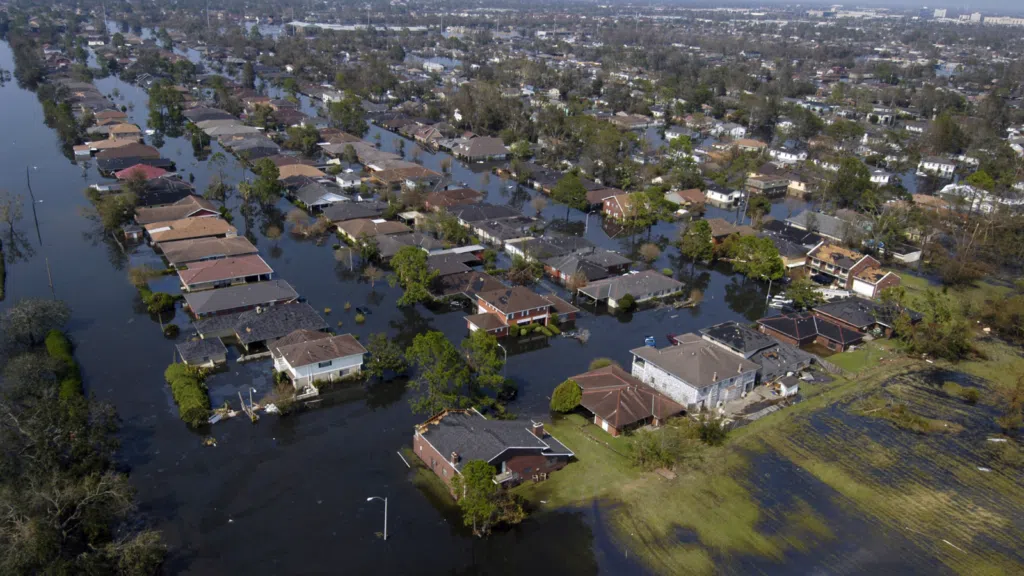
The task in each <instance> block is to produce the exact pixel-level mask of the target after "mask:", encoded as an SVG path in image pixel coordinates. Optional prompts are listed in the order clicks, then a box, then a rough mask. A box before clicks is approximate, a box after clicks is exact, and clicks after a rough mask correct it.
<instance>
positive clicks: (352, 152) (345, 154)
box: [341, 144, 359, 164]
mask: <svg viewBox="0 0 1024 576" xmlns="http://www.w3.org/2000/svg"><path fill="white" fill-rule="evenodd" d="M341 159H342V160H344V161H345V162H348V163H349V164H355V163H356V162H359V154H358V153H356V148H355V146H353V145H351V144H346V145H345V149H344V150H342V152H341Z"/></svg>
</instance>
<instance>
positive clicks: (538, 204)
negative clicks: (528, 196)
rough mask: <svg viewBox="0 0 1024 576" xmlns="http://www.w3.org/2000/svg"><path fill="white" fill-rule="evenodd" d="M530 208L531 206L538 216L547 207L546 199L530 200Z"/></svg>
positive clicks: (534, 198)
mask: <svg viewBox="0 0 1024 576" xmlns="http://www.w3.org/2000/svg"><path fill="white" fill-rule="evenodd" d="M530 206H533V209H534V210H536V211H537V216H540V213H541V212H543V211H544V209H545V208H547V206H548V199H547V198H545V197H543V196H534V197H533V200H530Z"/></svg>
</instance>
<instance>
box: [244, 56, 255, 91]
mask: <svg viewBox="0 0 1024 576" xmlns="http://www.w3.org/2000/svg"><path fill="white" fill-rule="evenodd" d="M242 87H243V88H248V89H250V90H252V89H253V88H255V87H256V70H254V69H253V67H252V62H246V63H245V64H244V65H242Z"/></svg>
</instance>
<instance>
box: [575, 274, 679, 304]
mask: <svg viewBox="0 0 1024 576" xmlns="http://www.w3.org/2000/svg"><path fill="white" fill-rule="evenodd" d="M682 290H683V283H682V282H680V281H678V280H676V279H675V278H670V277H668V276H665V275H664V274H662V273H661V272H658V271H656V270H643V271H641V272H632V273H629V274H626V275H624V276H616V277H613V278H605V279H603V280H597V281H594V282H591V283H589V284H587V285H586V286H585V287H583V288H581V289H580V293H581V294H585V295H586V296H588V297H590V298H591V299H592V300H594V301H595V302H599V301H602V300H606V301H607V302H608V307H609V308H617V307H618V306H619V302H620V301H621V300H622V298H624V297H625V296H626V295H627V294H629V295H631V296H632V297H633V301H634V302H637V303H640V302H646V301H647V300H653V299H655V298H665V297H667V296H671V295H673V294H678V293H680V292H682Z"/></svg>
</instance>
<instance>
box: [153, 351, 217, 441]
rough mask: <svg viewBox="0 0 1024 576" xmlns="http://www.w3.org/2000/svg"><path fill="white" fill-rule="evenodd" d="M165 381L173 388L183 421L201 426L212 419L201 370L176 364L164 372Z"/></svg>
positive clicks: (172, 393)
mask: <svg viewBox="0 0 1024 576" xmlns="http://www.w3.org/2000/svg"><path fill="white" fill-rule="evenodd" d="M164 379H165V380H166V381H167V383H168V384H170V386H171V395H172V396H174V402H175V404H177V405H178V416H179V417H180V418H181V419H182V421H184V422H185V423H186V424H188V425H189V426H199V425H201V424H205V423H206V422H207V421H208V420H209V419H210V396H209V394H208V393H207V390H206V384H205V383H204V381H203V380H204V375H203V372H202V371H201V370H197V369H195V368H192V367H189V366H186V365H185V364H181V363H177V362H176V363H174V364H171V365H170V366H168V367H167V369H166V370H164Z"/></svg>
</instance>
